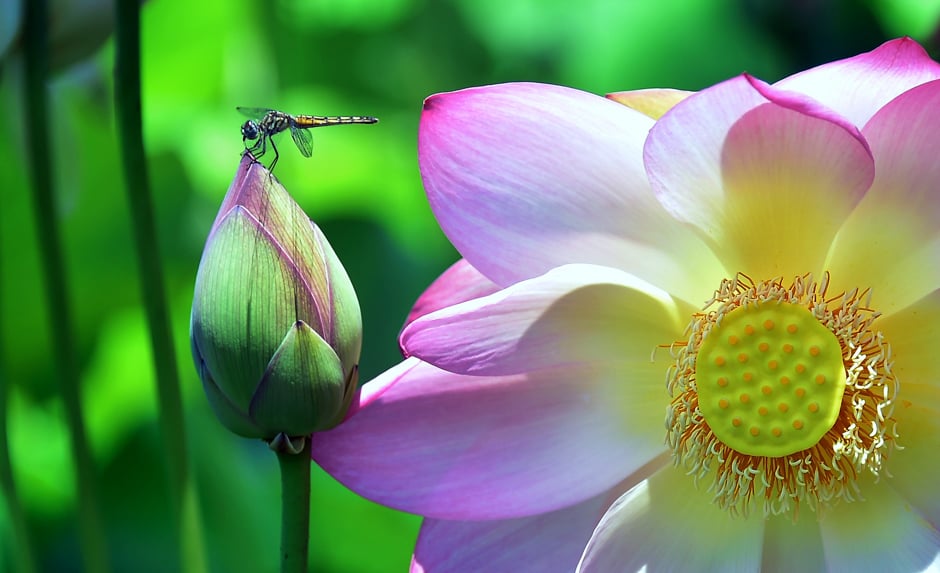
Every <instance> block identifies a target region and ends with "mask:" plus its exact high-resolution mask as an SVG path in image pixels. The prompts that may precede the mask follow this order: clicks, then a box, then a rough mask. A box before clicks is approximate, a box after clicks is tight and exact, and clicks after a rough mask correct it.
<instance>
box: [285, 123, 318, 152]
mask: <svg viewBox="0 0 940 573" xmlns="http://www.w3.org/2000/svg"><path fill="white" fill-rule="evenodd" d="M290 136H291V137H293V138H294V143H296V144H297V149H299V150H300V152H301V153H303V154H304V157H310V156H311V155H312V154H313V141H312V140H311V139H310V132H309V131H307V130H306V129H299V128H297V127H294V126H293V125H292V126H291V128H290Z"/></svg>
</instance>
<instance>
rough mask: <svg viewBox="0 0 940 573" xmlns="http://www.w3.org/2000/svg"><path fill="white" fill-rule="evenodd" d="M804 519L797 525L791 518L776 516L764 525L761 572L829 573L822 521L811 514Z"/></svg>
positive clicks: (803, 517)
mask: <svg viewBox="0 0 940 573" xmlns="http://www.w3.org/2000/svg"><path fill="white" fill-rule="evenodd" d="M801 517H802V519H799V520H798V521H797V522H796V523H794V522H793V518H792V517H791V516H789V515H775V516H773V517H770V518H768V519H767V520H766V521H765V522H764V551H763V554H762V555H761V565H760V571H761V573H778V572H779V573H790V572H791V571H825V570H826V560H825V555H824V553H823V546H822V537H821V536H820V534H819V522H818V521H817V520H816V516H814V515H812V514H810V515H804V516H801Z"/></svg>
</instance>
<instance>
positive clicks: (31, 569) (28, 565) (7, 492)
mask: <svg viewBox="0 0 940 573" xmlns="http://www.w3.org/2000/svg"><path fill="white" fill-rule="evenodd" d="M0 250H2V249H0ZM0 263H2V261H0ZM2 270H3V267H2V264H0V273H2ZM0 282H2V281H0ZM2 298H3V297H2V296H0V299H2ZM0 324H3V314H2V313H0ZM2 334H3V331H2V329H0V492H2V493H3V498H4V500H6V505H7V515H8V516H9V518H10V527H11V529H12V530H13V563H14V564H15V566H16V571H18V572H19V573H35V571H36V560H35V559H34V557H33V544H32V542H31V541H30V538H29V528H28V527H27V526H26V516H25V514H24V513H23V506H22V505H20V498H19V496H18V495H17V493H16V479H15V478H14V476H13V465H12V463H11V462H10V438H9V432H8V430H7V407H8V405H9V393H10V382H11V381H10V380H8V379H7V377H6V363H5V362H4V353H3V352H4V344H3V336H2Z"/></svg>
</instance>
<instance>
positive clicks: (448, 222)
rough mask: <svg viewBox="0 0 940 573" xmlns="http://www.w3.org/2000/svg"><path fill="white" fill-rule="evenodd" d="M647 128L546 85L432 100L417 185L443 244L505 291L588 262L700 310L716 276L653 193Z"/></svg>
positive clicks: (704, 252) (613, 108) (600, 102)
mask: <svg viewBox="0 0 940 573" xmlns="http://www.w3.org/2000/svg"><path fill="white" fill-rule="evenodd" d="M652 124H653V120H652V119H650V118H649V117H647V116H645V115H643V114H641V113H639V112H636V111H634V110H632V109H629V108H627V107H626V106H623V105H618V104H616V103H615V102H613V101H610V100H608V99H605V98H602V97H598V96H596V95H592V94H588V93H585V92H581V91H577V90H573V89H569V88H563V87H558V86H551V85H542V84H525V83H517V84H503V85H496V86H487V87H481V88H472V89H467V90H462V91H457V92H451V93H445V94H438V95H435V96H431V97H430V98H428V99H427V100H426V101H425V105H424V111H423V114H422V117H421V125H420V129H419V135H418V156H419V157H418V158H419V162H420V165H421V174H422V179H423V181H424V186H425V189H426V191H427V194H428V199H429V201H430V203H431V208H432V209H433V211H434V214H435V216H436V217H437V220H438V222H439V223H440V225H441V228H442V229H443V230H444V232H445V233H446V234H447V236H448V238H449V239H450V240H451V242H452V243H453V244H454V246H456V247H457V250H458V251H460V253H461V254H462V255H463V256H464V257H465V258H466V259H467V260H468V261H469V262H470V264H471V265H473V266H474V267H476V268H477V269H478V270H479V271H480V272H482V273H483V274H484V275H486V276H487V277H488V278H490V279H491V280H492V281H494V282H496V283H498V284H500V285H503V286H506V285H509V284H512V283H515V282H518V281H520V280H524V279H527V278H532V277H534V276H538V275H540V274H543V273H545V272H546V271H548V270H549V269H551V268H553V267H556V266H559V265H562V264H567V263H591V264H600V265H606V266H611V267H618V268H621V269H625V270H629V271H630V272H632V273H634V274H636V275H637V276H639V277H641V278H643V279H645V280H647V281H649V282H651V283H653V284H656V285H657V286H659V287H660V288H662V289H664V290H667V291H669V292H672V293H674V294H677V295H679V296H682V297H684V298H686V300H690V301H694V302H695V303H698V302H699V301H700V300H701V299H702V297H703V293H702V292H701V289H700V288H697V287H698V285H699V281H700V280H701V278H702V277H704V278H705V279H706V280H707V281H710V282H711V283H713V284H717V282H718V281H719V280H720V277H721V276H723V273H721V269H720V267H719V266H718V264H717V262H716V260H715V258H714V256H713V255H711V253H710V252H709V251H708V249H707V248H706V247H705V246H704V245H702V244H701V242H700V241H699V239H697V238H696V237H695V236H694V235H693V234H692V233H691V232H690V231H688V230H686V229H683V228H682V227H681V226H680V225H678V224H676V222H675V221H674V220H673V219H672V218H671V217H670V216H669V214H668V213H666V212H665V211H664V210H663V208H662V207H661V205H660V204H659V203H658V202H657V201H656V199H655V198H654V197H653V195H652V194H651V192H650V189H649V185H648V183H647V180H646V174H645V172H644V168H643V163H642V149H643V141H644V139H645V138H646V134H647V132H648V131H649V128H650V126H651V125H652ZM709 288H711V287H709ZM706 296H707V294H706Z"/></svg>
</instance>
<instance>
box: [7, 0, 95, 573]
mask: <svg viewBox="0 0 940 573" xmlns="http://www.w3.org/2000/svg"><path fill="white" fill-rule="evenodd" d="M23 27H24V33H23V36H22V38H23V43H24V63H25V65H24V69H25V82H24V86H25V90H26V98H25V101H26V120H27V129H26V133H27V140H28V147H29V159H30V171H31V174H32V181H33V203H34V205H33V207H34V215H35V217H36V232H37V234H38V242H39V251H40V255H41V257H42V266H43V274H44V279H45V289H46V298H47V301H48V306H49V308H48V312H49V320H50V334H51V337H52V347H53V348H54V349H55V351H54V352H53V354H54V356H55V364H56V371H57V372H58V374H59V385H60V390H61V393H62V402H63V405H64V407H65V421H66V424H67V425H68V429H69V438H70V445H71V451H72V459H73V462H74V464H75V475H76V481H77V488H78V491H77V492H76V497H77V501H78V519H79V527H78V530H79V536H80V539H81V544H82V556H83V558H84V563H85V570H86V571H87V572H89V573H104V572H106V571H108V570H109V567H108V558H107V550H106V548H105V535H104V529H103V527H102V524H101V517H100V514H99V509H98V493H97V488H96V486H95V470H94V463H93V461H92V457H91V452H90V449H89V447H88V439H87V437H86V435H85V421H84V418H83V416H82V408H81V391H80V376H79V371H78V361H77V360H76V356H75V344H74V340H73V339H72V336H73V332H74V327H73V324H72V312H71V308H70V306H69V301H68V296H67V288H66V284H67V282H66V276H67V273H66V272H65V263H64V260H63V256H62V241H61V239H60V234H59V233H60V231H59V217H58V214H57V213H56V209H55V201H54V199H53V197H54V194H53V182H52V173H53V170H52V157H51V150H52V141H51V140H50V138H49V115H48V113H49V112H48V101H47V99H48V98H47V94H46V80H47V79H48V75H49V74H48V69H49V54H48V41H47V40H48V37H47V31H48V27H49V20H48V18H47V13H46V0H23Z"/></svg>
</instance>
